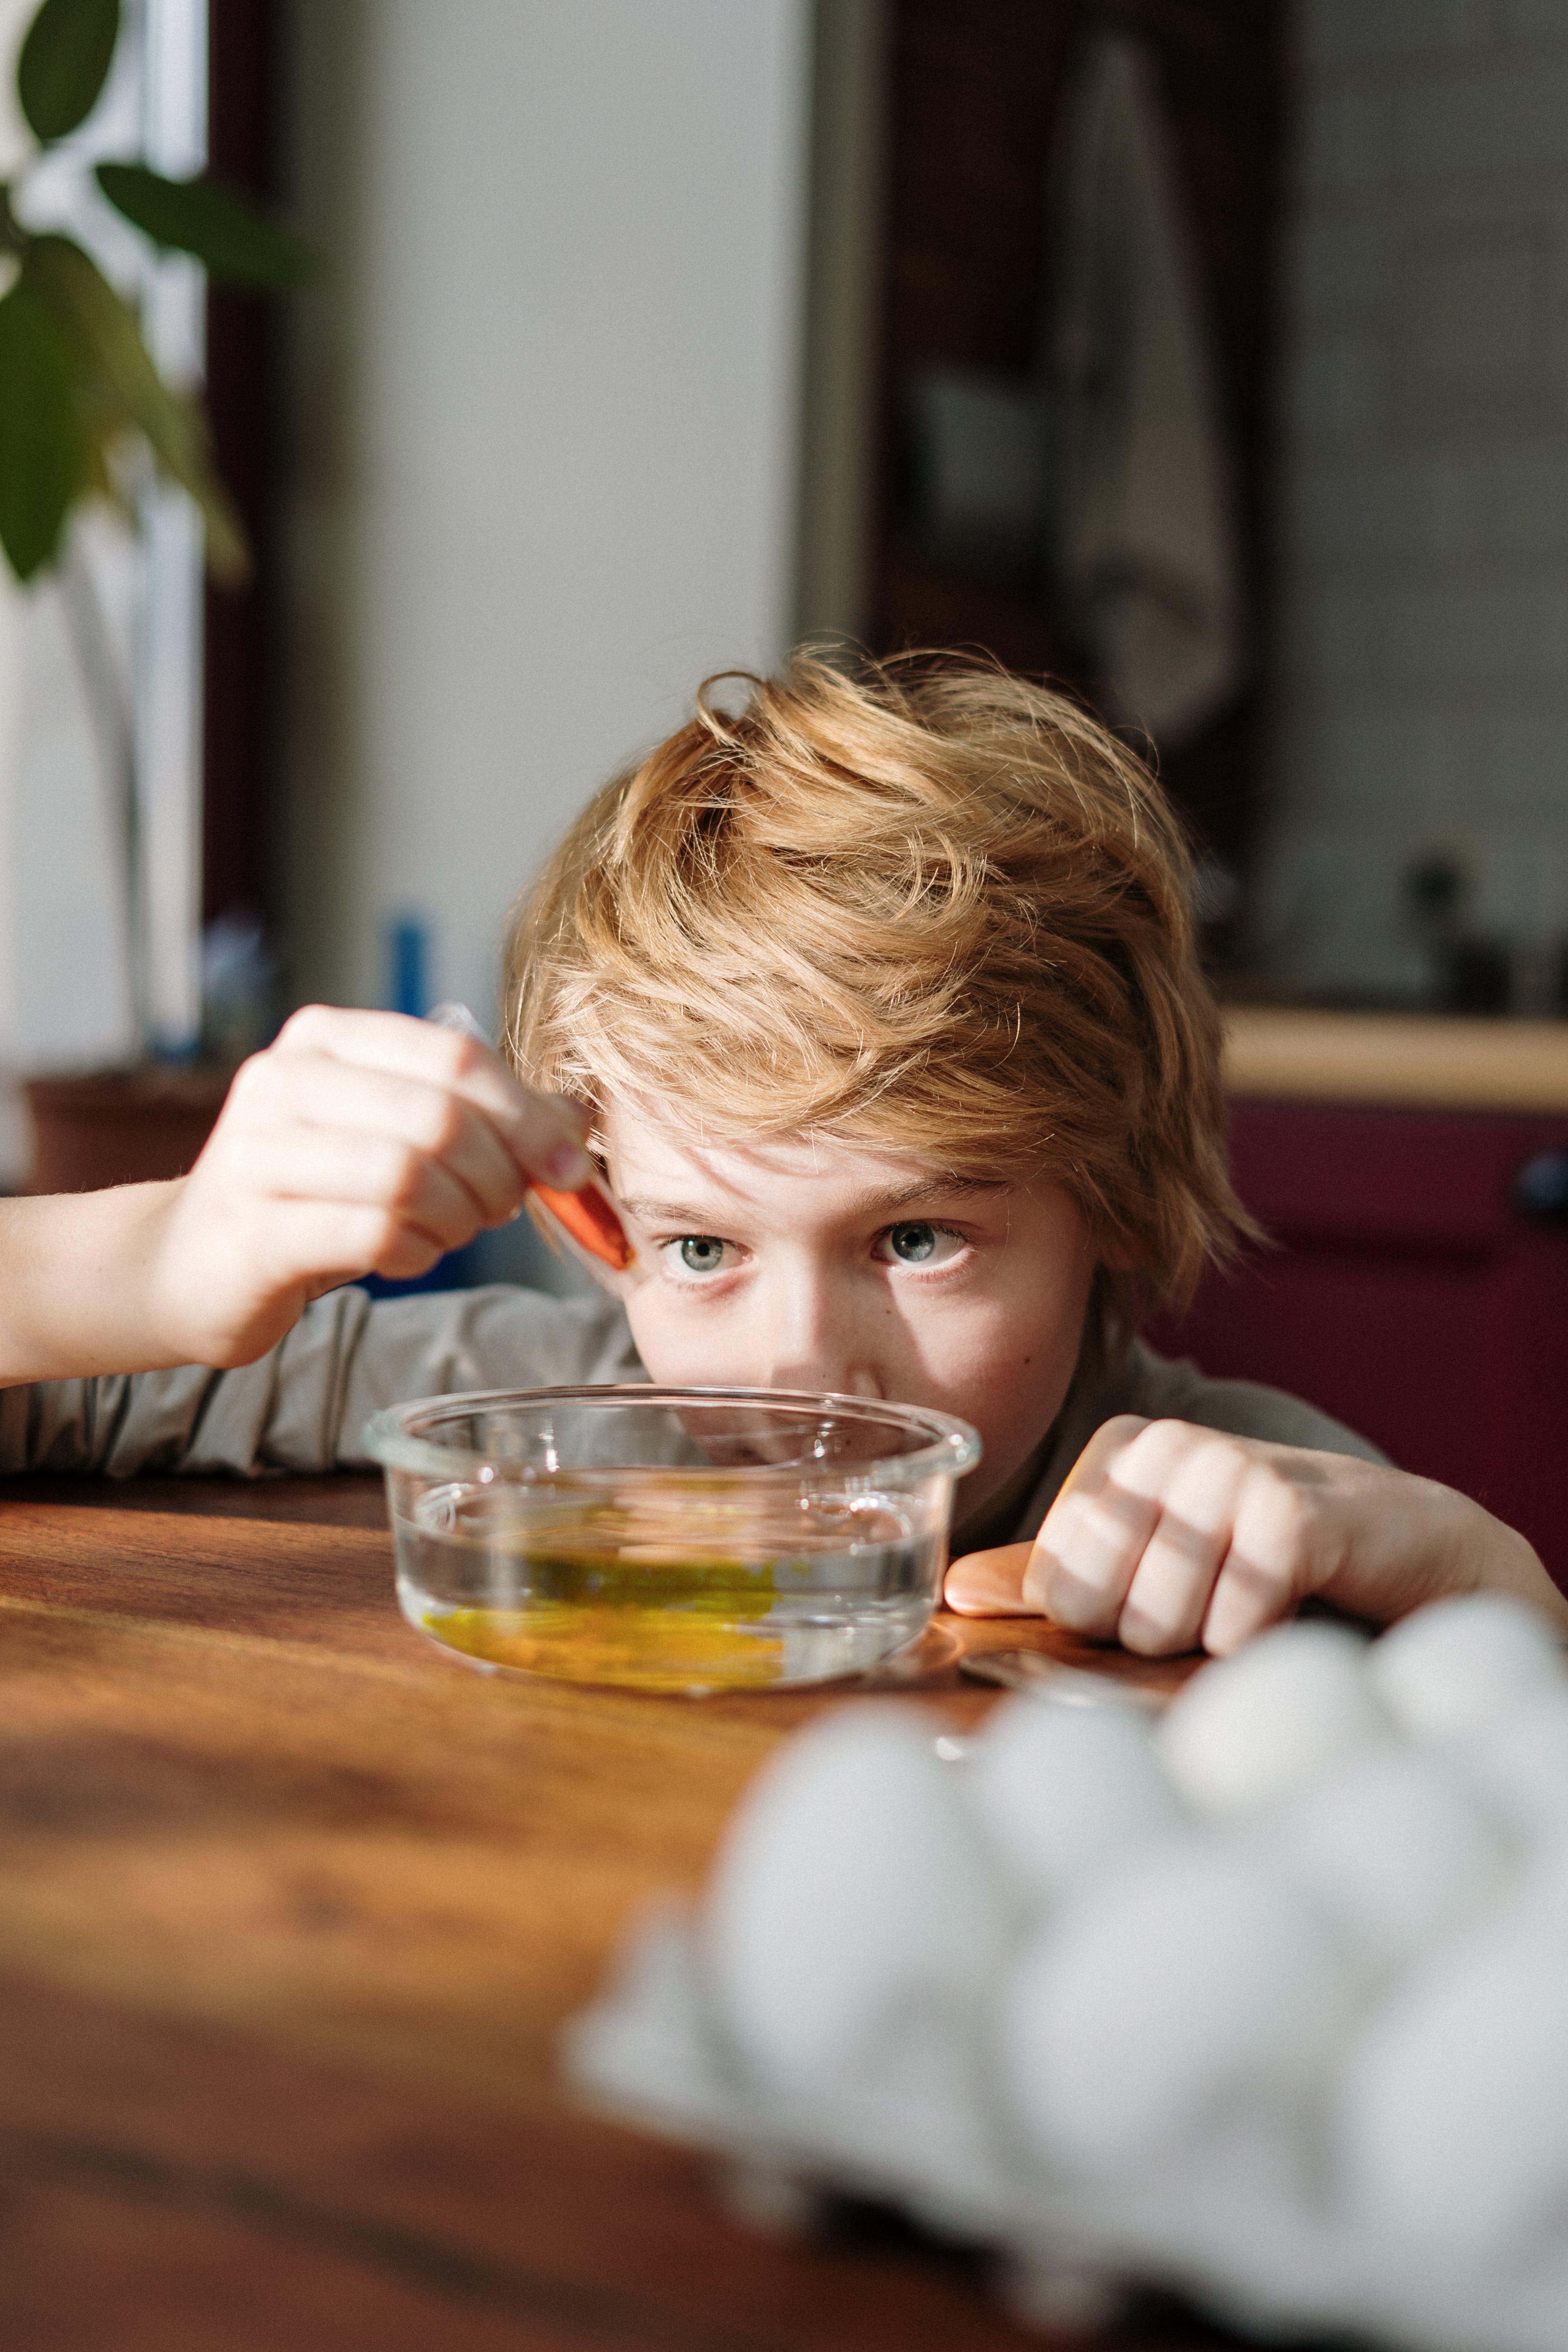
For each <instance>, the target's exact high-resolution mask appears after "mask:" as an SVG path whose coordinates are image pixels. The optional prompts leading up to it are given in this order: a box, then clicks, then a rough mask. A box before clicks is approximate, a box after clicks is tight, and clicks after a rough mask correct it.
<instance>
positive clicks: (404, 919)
mask: <svg viewBox="0 0 1568 2352" xmlns="http://www.w3.org/2000/svg"><path fill="white" fill-rule="evenodd" d="M386 950H387V957H386V961H387V989H386V1001H387V1006H388V1009H389V1011H391V1012H393V1013H408V1014H409V1015H410V1016H411V1017H412V1018H413V1019H414V1020H416V1021H423V1020H424V1018H425V1015H426V1013H428V1012H429V1010H430V926H429V924H428V923H426V920H425V919H424V918H423V916H420V915H398V916H395V918H394V919H393V921H392V922H391V923H390V924H389V925H388V926H387V933H386Z"/></svg>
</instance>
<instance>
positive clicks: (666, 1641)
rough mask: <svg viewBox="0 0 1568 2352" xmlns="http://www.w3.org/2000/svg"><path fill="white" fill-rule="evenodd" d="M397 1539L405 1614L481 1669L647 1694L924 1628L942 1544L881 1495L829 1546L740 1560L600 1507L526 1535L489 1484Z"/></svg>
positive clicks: (840, 1666)
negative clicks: (508, 1519)
mask: <svg viewBox="0 0 1568 2352" xmlns="http://www.w3.org/2000/svg"><path fill="white" fill-rule="evenodd" d="M662 1532H663V1531H662V1530H661V1534H662ZM717 1532H718V1530H717V1529H715V1530H714V1533H715V1534H717ZM396 1535H397V1549H398V1591H399V1597H400V1599H401V1601H402V1605H403V1609H404V1612H405V1615H406V1616H407V1617H408V1618H409V1619H410V1621H411V1622H413V1623H414V1624H416V1625H417V1626H418V1628H419V1629H420V1631H421V1632H422V1633H427V1634H428V1635H429V1636H430V1637H431V1638H432V1639H433V1640H434V1641H437V1642H439V1643H442V1644H443V1645H444V1646H445V1647H446V1648H447V1649H449V1650H453V1651H456V1652H457V1653H458V1654H459V1655H460V1656H463V1657H465V1658H468V1659H471V1660H472V1661H473V1663H474V1664H477V1665H479V1666H482V1667H489V1668H495V1667H500V1668H503V1669H510V1670H511V1671H512V1672H514V1673H521V1674H525V1675H538V1676H542V1677H544V1678H546V1679H549V1680H552V1681H556V1682H571V1683H600V1684H613V1685H619V1686H620V1687H622V1688H624V1689H633V1690H643V1691H658V1692H706V1691H715V1690H763V1689H772V1688H777V1687H780V1686H782V1685H789V1684H794V1683H809V1682H823V1681H829V1680H832V1679H833V1678H835V1677H836V1676H838V1675H852V1674H859V1673H864V1672H865V1671H866V1670H867V1669H868V1667H870V1666H874V1665H878V1664H881V1662H882V1661H883V1660H884V1659H885V1658H888V1657H890V1656H892V1655H893V1654H895V1652H897V1651H899V1650H901V1649H903V1648H905V1647H907V1646H908V1644H909V1643H910V1642H912V1641H914V1640H916V1639H918V1637H919V1636H920V1634H921V1633H922V1632H923V1631H924V1628H925V1626H926V1623H927V1622H928V1620H929V1618H930V1616H931V1609H932V1607H933V1605H934V1602H935V1600H936V1594H937V1589H938V1582H939V1579H940V1575H941V1569H942V1555H943V1547H942V1544H941V1542H940V1540H938V1541H936V1542H934V1543H933V1541H932V1540H931V1538H929V1537H927V1538H923V1539H915V1538H912V1536H911V1533H910V1528H909V1527H908V1525H907V1523H906V1521H905V1519H904V1517H903V1516H902V1515H901V1514H900V1513H899V1512H898V1511H896V1510H895V1509H894V1508H892V1507H890V1505H889V1503H888V1502H887V1501H886V1500H885V1499H883V1498H880V1497H879V1498H875V1500H873V1501H872V1502H870V1503H869V1504H868V1505H864V1506H858V1507H857V1508H856V1511H855V1513H854V1514H853V1517H852V1518H851V1521H850V1524H849V1525H848V1526H847V1527H845V1528H841V1529H840V1530H839V1531H838V1532H837V1538H836V1540H834V1541H832V1542H830V1543H823V1542H816V1543H811V1542H807V1543H803V1544H802V1545H800V1546H799V1547H798V1548H796V1549H791V1550H789V1551H787V1552H785V1551H783V1550H779V1549H774V1550H773V1551H772V1552H770V1553H766V1554H763V1556H761V1557H755V1556H754V1557H751V1558H742V1557H739V1556H737V1555H736V1554H735V1553H733V1552H730V1551H719V1550H718V1549H715V1551H714V1552H713V1553H711V1554H707V1553H704V1552H703V1551H702V1550H701V1549H700V1546H699V1544H697V1543H692V1544H690V1545H689V1546H688V1547H682V1546H679V1545H678V1544H675V1543H671V1542H669V1541H668V1540H648V1539H647V1535H648V1531H647V1528H646V1526H643V1525H641V1524H639V1523H638V1521H637V1519H636V1518H635V1517H630V1516H629V1515H628V1514H626V1513H624V1512H616V1511H613V1510H606V1509H604V1508H598V1509H595V1510H594V1511H592V1512H589V1513H584V1515H583V1524H582V1526H581V1529H580V1532H579V1531H578V1530H574V1537H575V1539H574V1540H573V1539H563V1532H562V1530H561V1529H560V1528H559V1527H557V1528H552V1529H550V1530H549V1531H548V1533H547V1532H546V1530H545V1529H544V1528H540V1529H539V1530H538V1531H537V1532H533V1531H531V1530H530V1529H527V1528H519V1527H517V1526H516V1525H510V1524H506V1523H505V1522H504V1521H503V1520H502V1519H501V1518H500V1513H499V1511H498V1509H497V1506H496V1500H495V1497H494V1496H493V1495H488V1496H473V1497H469V1498H460V1499H459V1500H458V1503H457V1505H456V1507H454V1502H453V1498H452V1496H450V1494H449V1493H448V1495H447V1496H446V1497H444V1498H443V1507H442V1509H441V1512H440V1514H439V1516H438V1519H437V1514H435V1513H431V1514H429V1515H427V1516H426V1517H425V1523H424V1524H423V1525H421V1524H420V1523H419V1521H418V1520H417V1519H416V1520H414V1521H409V1520H399V1521H398V1522H397V1523H396ZM846 1536H847V1537H848V1538H850V1539H849V1540H848V1541H846V1540H845V1538H846Z"/></svg>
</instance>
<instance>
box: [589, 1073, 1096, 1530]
mask: <svg viewBox="0 0 1568 2352" xmlns="http://www.w3.org/2000/svg"><path fill="white" fill-rule="evenodd" d="M602 1125H603V1129H604V1132H605V1137H606V1139H607V1142H608V1147H609V1176H610V1183H611V1187H612V1189H613V1191H614V1192H615V1194H616V1199H617V1201H618V1202H620V1203H621V1206H622V1207H623V1209H624V1210H625V1212H626V1220H627V1223H628V1225H629V1226H630V1229H631V1232H632V1236H633V1238H634V1240H635V1241H636V1243H637V1249H638V1251H639V1252H640V1253H641V1255H642V1256H643V1257H644V1260H645V1262H646V1263H647V1265H648V1266H649V1268H650V1269H651V1271H650V1274H649V1276H648V1278H647V1280H646V1281H644V1282H642V1283H640V1284H639V1285H638V1286H637V1289H636V1290H635V1291H634V1292H633V1294H632V1297H631V1301H630V1306H629V1308H628V1312H629V1315H630V1318H631V1326H632V1332H633V1336H634V1337H635V1339H636V1340H637V1349H638V1352H639V1353H640V1355H641V1357H642V1360H643V1362H644V1363H645V1364H646V1365H647V1369H648V1370H649V1372H650V1373H651V1374H652V1376H653V1378H654V1379H655V1380H656V1381H666V1382H670V1383H683V1382H685V1383H689V1382H698V1383H701V1384H702V1385H704V1386H713V1387H723V1388H729V1387H738V1388H790V1389H833V1390H837V1391H850V1392H852V1393H854V1394H857V1395H861V1396H877V1397H886V1398H889V1400H892V1401H896V1402H900V1403H903V1404H916V1405H934V1406H936V1407H937V1408H938V1409H939V1410H940V1411H942V1412H951V1413H956V1414H958V1415H959V1416H960V1417H961V1418H962V1419H963V1420H964V1421H967V1422H970V1423H973V1426H974V1427H975V1428H976V1429H977V1430H978V1431H979V1433H980V1434H981V1437H982V1438H983V1439H984V1444H985V1454H984V1460H983V1462H982V1463H981V1465H980V1467H979V1469H978V1470H976V1471H974V1472H973V1473H972V1474H971V1475H970V1476H969V1477H968V1478H966V1479H965V1480H964V1482H963V1487H962V1489H961V1493H960V1504H959V1518H960V1521H961V1523H962V1522H963V1521H969V1522H973V1521H974V1520H975V1519H976V1518H977V1517H979V1515H981V1514H983V1513H984V1511H985V1509H986V1507H987V1506H988V1505H990V1504H992V1503H994V1502H995V1501H996V1500H997V1498H998V1497H1003V1496H1006V1497H1007V1498H1008V1499H1009V1500H1011V1494H1010V1490H1011V1489H1012V1488H1013V1487H1015V1486H1016V1485H1017V1484H1018V1482H1019V1481H1020V1479H1021V1478H1022V1477H1023V1476H1024V1474H1025V1473H1026V1465H1028V1463H1029V1459H1030V1456H1031V1455H1032V1454H1034V1453H1035V1451H1036V1450H1037V1447H1038V1445H1039V1444H1040V1441H1041V1439H1042V1438H1043V1437H1044V1436H1045V1434H1046V1433H1047V1430H1048V1429H1049V1427H1050V1425H1051V1423H1052V1422H1053V1421H1054V1420H1055V1418H1056V1416H1057V1413H1058V1411H1059V1409H1060V1407H1061V1403H1062V1400H1063V1398H1064V1397H1065V1396H1066V1394H1067V1391H1068V1382H1069V1381H1070V1380H1071V1378H1072V1374H1073V1368H1074V1366H1075V1364H1076V1363H1077V1360H1078V1353H1079V1342H1080V1340H1081V1339H1082V1335H1083V1321H1084V1313H1085V1309H1086V1307H1087V1306H1088V1303H1089V1285H1090V1282H1091V1279H1092V1277H1093V1273H1094V1259H1093V1255H1092V1253H1091V1250H1090V1246H1089V1234H1088V1232H1087V1229H1086V1227H1085V1225H1084V1222H1083V1219H1082V1218H1081V1216H1080V1215H1079V1211H1078V1209H1077V1207H1076V1206H1075V1204H1074V1203H1073V1202H1072V1201H1071V1200H1070V1199H1069V1198H1068V1194H1067V1193H1066V1192H1063V1191H1062V1190H1061V1189H1060V1188H1059V1187H1058V1186H1056V1185H1036V1186H1032V1187H1030V1188H1029V1189H1027V1190H1016V1189H1014V1188H1012V1187H1009V1186H1004V1185H976V1186H969V1187H965V1186H957V1187H955V1186H954V1185H952V1183H951V1181H945V1180H943V1179H942V1177H940V1176H936V1175H933V1174H932V1173H931V1171H930V1170H929V1169H922V1168H921V1165H920V1163H919V1161H918V1160H915V1159H913V1158H912V1157H910V1156H907V1155H905V1154H903V1153H898V1152H882V1151H870V1150H855V1149H852V1148H851V1147H849V1146H847V1145H843V1144H833V1143H819V1142H813V1141H810V1140H807V1139H785V1140H782V1141H771V1142H767V1143H764V1144H760V1145H758V1146H756V1147H754V1148H747V1149H740V1148H732V1147H729V1146H724V1147H714V1148H711V1149H700V1148H698V1147H695V1146H692V1145H689V1144H683V1143H679V1142H677V1141H674V1140H672V1139H670V1138H669V1137H668V1136H667V1135H665V1134H664V1133H662V1132H661V1131H660V1130H658V1129H654V1128H651V1127H649V1126H647V1125H646V1124H645V1123H644V1122H643V1121H642V1120H640V1119H638V1118H635V1117H634V1116H632V1115H631V1114H630V1113H629V1112H627V1111H626V1110H624V1109H622V1108H620V1107H618V1106H616V1105H613V1104H612V1105H611V1106H610V1107H609V1108H607V1109H606V1111H605V1116H604V1118H603V1121H602ZM1017 1499H1018V1500H1019V1502H1020V1503H1021V1502H1022V1499H1023V1496H1022V1494H1020V1495H1019V1496H1018V1497H1017Z"/></svg>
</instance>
